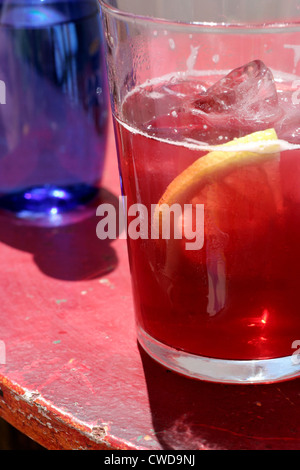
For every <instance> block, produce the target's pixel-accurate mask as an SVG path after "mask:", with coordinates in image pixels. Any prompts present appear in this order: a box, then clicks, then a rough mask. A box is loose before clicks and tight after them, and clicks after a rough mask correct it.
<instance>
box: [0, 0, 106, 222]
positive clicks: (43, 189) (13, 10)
mask: <svg viewBox="0 0 300 470" xmlns="http://www.w3.org/2000/svg"><path fill="white" fill-rule="evenodd" d="M102 49H103V34H102V25H101V18H100V14H99V4H98V2H97V0H0V211H1V213H2V214H4V215H8V216H12V217H13V219H14V220H16V221H19V219H20V220H21V221H22V223H25V222H26V223H27V222H29V223H33V224H41V225H48V224H49V225H52V224H55V225H57V224H58V225H59V224H62V223H71V222H74V221H77V220H79V219H81V218H82V217H86V216H87V215H88V214H90V213H91V210H93V211H94V209H92V208H90V204H92V201H94V200H95V198H97V195H98V193H99V186H100V182H101V177H102V172H103V165H104V157H105V146H106V138H107V115H108V108H107V106H108V96H107V92H106V70H105V60H104V57H103V51H102Z"/></svg>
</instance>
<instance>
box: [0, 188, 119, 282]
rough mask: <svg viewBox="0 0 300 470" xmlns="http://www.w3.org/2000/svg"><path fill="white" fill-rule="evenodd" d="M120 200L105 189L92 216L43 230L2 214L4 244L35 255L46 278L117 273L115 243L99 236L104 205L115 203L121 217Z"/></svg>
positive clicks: (0, 237)
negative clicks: (115, 271)
mask: <svg viewBox="0 0 300 470" xmlns="http://www.w3.org/2000/svg"><path fill="white" fill-rule="evenodd" d="M118 202H119V201H118V198H117V197H116V196H115V195H113V194H112V193H110V192H109V191H107V190H105V189H102V190H101V191H100V193H99V198H97V199H96V200H95V201H94V203H93V205H92V207H91V211H90V212H89V215H88V217H86V218H85V219H83V220H81V221H78V222H77V223H69V224H67V225H62V226H56V227H39V226H33V225H29V224H28V223H22V221H20V220H17V219H16V218H13V217H8V216H6V215H3V214H1V215H0V242H3V243H5V244H7V245H9V246H12V247H14V248H17V249H18V250H22V251H26V252H29V253H32V255H33V259H34V262H35V263H36V265H37V266H38V267H39V269H40V270H41V271H42V272H43V273H44V274H46V275H48V276H50V277H53V278H56V279H61V280H68V281H78V280H83V279H93V278H96V277H98V276H101V275H103V274H104V273H106V272H109V271H111V270H113V269H114V268H115V267H116V266H117V264H118V259H117V256H116V253H115V250H114V249H113V247H112V245H111V240H108V239H106V240H100V239H99V238H98V237H97V234H96V227H97V224H98V222H99V220H100V219H99V217H97V216H96V208H97V207H98V205H99V204H101V203H110V204H112V205H113V206H114V207H115V209H116V211H117V214H118Z"/></svg>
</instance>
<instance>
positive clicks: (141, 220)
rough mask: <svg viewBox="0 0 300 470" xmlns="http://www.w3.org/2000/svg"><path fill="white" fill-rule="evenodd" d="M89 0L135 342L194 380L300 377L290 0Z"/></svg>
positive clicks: (297, 146)
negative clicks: (108, 108) (106, 104)
mask: <svg viewBox="0 0 300 470" xmlns="http://www.w3.org/2000/svg"><path fill="white" fill-rule="evenodd" d="M100 5H101V15H102V21H103V26H104V30H105V44H106V58H107V66H108V77H109V86H110V94H111V103H112V112H113V119H114V126H115V136H116V143H117V149H118V158H119V168H120V175H121V186H122V194H123V201H124V208H125V212H126V218H127V219H126V220H127V232H126V234H127V241H128V252H129V262H130V269H131V277H132V286H133V297H134V305H135V312H136V325H137V336H138V340H139V342H140V344H141V345H142V347H143V348H144V349H145V350H146V351H147V353H148V354H149V355H150V356H152V357H153V358H154V359H155V360H157V361H158V362H160V363H161V364H163V365H164V366H166V367H167V368H170V369H172V370H174V371H177V372H178V373H180V374H183V375H186V376H189V377H193V378H198V379H201V380H207V381H214V382H227V383H269V382H276V381H282V380H287V379H290V378H293V377H297V376H299V372H300V355H299V351H300V348H299V346H300V314H299V309H300V303H299V295H298V294H299V289H300V244H299V240H300V189H299V188H300V184H299V182H300V112H299V103H300V77H299V74H300V11H299V8H298V1H296V0H287V1H286V2H282V1H281V0H277V1H274V0H272V1H271V0H252V1H251V2H249V1H247V0H233V1H225V2H224V1H223V0H216V1H214V2H206V1H204V0H203V1H202V0H186V1H185V2H182V1H181V0H173V1H172V2H170V1H167V0H160V1H152V2H149V1H140V0H138V1H137V0H136V1H134V0H114V1H113V0H100Z"/></svg>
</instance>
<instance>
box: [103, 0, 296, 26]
mask: <svg viewBox="0 0 300 470" xmlns="http://www.w3.org/2000/svg"><path fill="white" fill-rule="evenodd" d="M98 1H99V4H100V6H101V8H103V10H106V11H107V12H108V13H110V14H112V15H113V16H116V17H119V18H126V19H127V20H128V21H131V22H135V23H137V22H138V23H149V24H161V25H172V26H173V27H177V28H181V27H182V28H199V27H200V28H201V29H203V32H207V31H210V32H212V30H213V31H214V32H217V31H218V30H219V31H220V32H224V33H225V32H227V33H229V32H230V33H234V32H240V30H245V32H248V33H249V32H250V31H251V30H253V32H264V33H268V32H269V33H270V32H274V30H279V31H283V30H287V29H288V30H289V31H291V30H294V29H296V30H299V29H300V17H299V18H298V19H297V20H296V19H291V20H290V21H288V20H284V21H268V22H252V23H251V22H247V23H246V22H212V21H203V22H201V21H190V22H188V21H181V20H175V19H174V20H172V19H167V18H161V17H156V16H147V15H142V14H136V13H132V12H128V11H125V10H121V9H119V8H117V7H115V6H112V5H110V4H109V3H107V1H106V0H98Z"/></svg>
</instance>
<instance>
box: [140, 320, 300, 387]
mask: <svg viewBox="0 0 300 470" xmlns="http://www.w3.org/2000/svg"><path fill="white" fill-rule="evenodd" d="M137 333H138V341H139V343H140V345H141V346H142V347H143V349H144V350H145V351H146V352H147V353H148V354H149V355H150V356H151V357H152V358H153V359H154V360H156V361H157V362H159V363H160V364H162V365H163V366H165V367H166V368H167V369H171V370H173V371H175V372H178V373H179V374H181V375H185V376H187V377H191V378H194V379H199V380H204V381H208V382H217V383H229V384H258V383H262V384H266V383H273V382H282V381H285V380H290V379H293V378H296V377H300V361H296V360H295V356H287V357H279V358H275V359H263V360H260V359H255V360H249V361H248V360H241V361H240V360H239V361H235V360H226V359H213V358H209V357H202V356H197V355H194V354H189V353H186V352H184V351H180V350H177V349H174V348H171V347H169V346H167V345H165V344H163V343H160V342H159V341H157V340H156V339H154V338H152V337H151V336H150V335H148V334H147V333H146V332H145V331H144V330H143V329H142V328H141V327H138V332H137Z"/></svg>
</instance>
